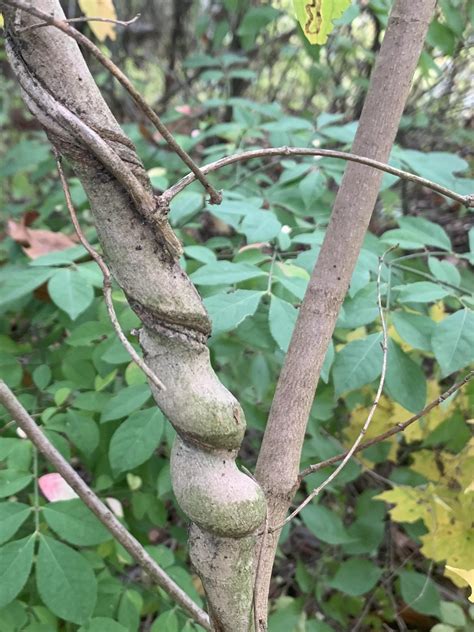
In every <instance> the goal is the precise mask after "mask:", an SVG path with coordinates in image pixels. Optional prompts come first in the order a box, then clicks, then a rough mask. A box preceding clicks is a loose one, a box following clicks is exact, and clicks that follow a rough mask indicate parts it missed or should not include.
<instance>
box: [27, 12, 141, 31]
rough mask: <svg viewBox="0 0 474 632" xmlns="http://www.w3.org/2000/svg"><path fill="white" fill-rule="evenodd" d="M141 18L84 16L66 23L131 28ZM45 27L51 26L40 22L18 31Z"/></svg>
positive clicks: (138, 14)
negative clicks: (105, 24) (97, 23)
mask: <svg viewBox="0 0 474 632" xmlns="http://www.w3.org/2000/svg"><path fill="white" fill-rule="evenodd" d="M140 17H141V13H137V15H136V16H135V17H134V18H132V19H131V20H114V19H112V18H99V17H96V18H94V17H87V16H85V15H84V16H82V17H80V18H67V19H66V20H64V22H67V23H68V24H72V23H73V22H107V23H108V24H116V25H118V26H130V24H133V23H134V22H136V21H137V20H138V19H139V18H140ZM43 26H49V24H48V22H38V23H37V24H31V26H25V27H24V28H22V29H18V30H17V33H25V32H26V31H33V30H34V29H39V28H41V27H43Z"/></svg>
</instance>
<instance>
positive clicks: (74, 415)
mask: <svg viewBox="0 0 474 632" xmlns="http://www.w3.org/2000/svg"><path fill="white" fill-rule="evenodd" d="M66 434H67V436H68V437H69V439H70V440H71V441H72V442H73V443H74V445H75V446H76V447H77V448H78V449H79V450H80V451H81V452H83V453H84V454H85V455H87V456H90V455H91V454H92V453H93V452H94V450H95V449H96V448H97V447H98V445H99V440H100V433H99V428H98V427H97V424H96V422H95V421H94V420H93V419H92V417H89V416H88V415H84V414H81V413H78V412H77V411H75V410H73V409H72V408H70V409H69V410H68V411H67V413H66Z"/></svg>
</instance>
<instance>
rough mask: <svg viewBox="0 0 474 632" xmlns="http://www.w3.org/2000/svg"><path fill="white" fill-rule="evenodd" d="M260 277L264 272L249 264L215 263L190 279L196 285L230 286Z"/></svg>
mask: <svg viewBox="0 0 474 632" xmlns="http://www.w3.org/2000/svg"><path fill="white" fill-rule="evenodd" d="M261 276H266V272H263V271H262V270H260V268H257V266H254V265H252V264H251V263H233V262H232V261H215V262H214V263H208V264H206V265H204V266H202V267H201V268H199V270H196V272H194V273H193V274H191V277H190V278H191V280H192V282H193V283H195V284H196V285H232V284H234V283H240V282H241V281H248V280H249V279H255V278H257V277H261Z"/></svg>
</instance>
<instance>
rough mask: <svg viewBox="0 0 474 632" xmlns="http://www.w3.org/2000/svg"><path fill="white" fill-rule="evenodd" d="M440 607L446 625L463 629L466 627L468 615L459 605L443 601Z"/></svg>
mask: <svg viewBox="0 0 474 632" xmlns="http://www.w3.org/2000/svg"><path fill="white" fill-rule="evenodd" d="M440 605H441V619H442V621H443V622H444V623H447V624H448V625H454V626H456V627H457V626H459V627H461V628H463V627H464V626H465V625H466V615H465V614H464V611H463V609H462V608H461V606H460V605H459V604H457V603H454V602H451V601H442V602H441V604H440Z"/></svg>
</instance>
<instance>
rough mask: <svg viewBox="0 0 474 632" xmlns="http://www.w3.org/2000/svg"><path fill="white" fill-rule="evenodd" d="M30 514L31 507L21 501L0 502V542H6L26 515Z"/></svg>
mask: <svg viewBox="0 0 474 632" xmlns="http://www.w3.org/2000/svg"><path fill="white" fill-rule="evenodd" d="M30 515H31V507H29V506H28V505H23V504H22V503H16V502H6V503H0V544H3V543H4V542H7V540H9V539H10V538H11V537H12V536H13V535H15V533H16V532H17V531H18V529H19V528H20V527H21V525H22V524H23V523H24V522H25V520H26V519H27V518H28V516H30Z"/></svg>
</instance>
